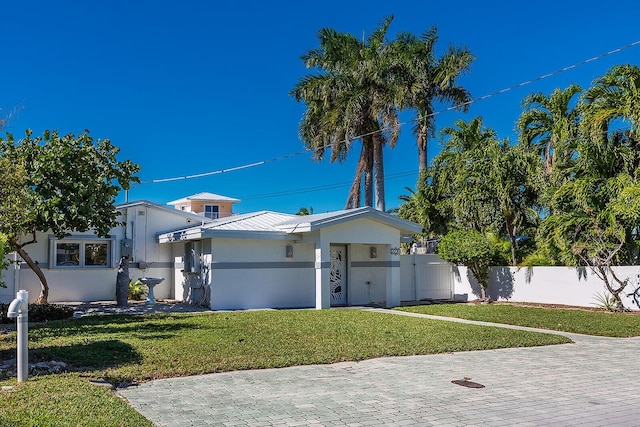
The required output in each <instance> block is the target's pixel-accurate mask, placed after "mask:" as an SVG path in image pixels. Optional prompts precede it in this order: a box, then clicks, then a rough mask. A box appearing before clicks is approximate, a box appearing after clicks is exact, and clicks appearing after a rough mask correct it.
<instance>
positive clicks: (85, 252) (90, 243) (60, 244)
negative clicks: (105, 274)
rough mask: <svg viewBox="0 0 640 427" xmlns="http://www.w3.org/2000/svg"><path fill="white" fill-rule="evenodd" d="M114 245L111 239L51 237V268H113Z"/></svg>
mask: <svg viewBox="0 0 640 427" xmlns="http://www.w3.org/2000/svg"><path fill="white" fill-rule="evenodd" d="M114 247H115V245H114V244H113V240H111V239H99V238H91V236H86V237H85V236H82V237H80V238H74V237H73V236H72V237H71V238H68V239H67V238H66V239H62V240H58V239H56V238H55V237H50V248H51V256H50V260H51V261H50V262H49V268H67V267H69V268H72V267H81V268H82V267H85V268H111V266H112V264H113V262H112V259H113V249H114Z"/></svg>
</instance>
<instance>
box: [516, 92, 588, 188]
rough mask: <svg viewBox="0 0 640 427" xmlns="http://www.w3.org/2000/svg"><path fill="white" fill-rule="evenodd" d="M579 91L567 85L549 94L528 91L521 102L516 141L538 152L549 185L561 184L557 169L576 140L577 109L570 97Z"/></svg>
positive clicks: (570, 153) (562, 166)
mask: <svg viewBox="0 0 640 427" xmlns="http://www.w3.org/2000/svg"><path fill="white" fill-rule="evenodd" d="M581 91H582V88H581V87H580V86H578V85H570V86H569V87H567V88H566V89H564V90H561V89H556V90H554V91H553V93H551V95H549V96H547V95H544V94H543V93H534V94H531V95H529V96H527V97H526V98H525V99H524V101H523V104H524V108H525V111H524V112H523V113H522V114H521V115H520V118H519V119H518V129H519V130H520V142H521V143H523V144H525V145H531V146H533V147H534V148H535V149H536V150H537V151H538V152H539V153H540V155H541V156H542V158H543V159H544V171H545V177H546V178H547V180H548V181H549V183H550V184H551V185H553V186H557V185H560V184H561V183H562V181H563V179H562V177H561V176H559V172H560V171H563V170H566V168H567V166H569V164H568V163H569V162H570V161H571V159H572V158H573V155H574V152H575V148H576V144H577V142H578V138H579V119H580V114H579V113H580V109H579V108H577V107H576V106H574V100H575V99H576V95H578V94H580V92H581Z"/></svg>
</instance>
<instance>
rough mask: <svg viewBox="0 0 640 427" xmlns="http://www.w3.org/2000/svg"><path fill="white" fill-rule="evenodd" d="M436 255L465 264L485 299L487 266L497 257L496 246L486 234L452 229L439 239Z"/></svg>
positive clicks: (487, 277)
mask: <svg viewBox="0 0 640 427" xmlns="http://www.w3.org/2000/svg"><path fill="white" fill-rule="evenodd" d="M438 255H440V257H441V258H442V259H444V260H446V261H449V262H451V263H453V264H457V265H465V266H467V267H468V268H469V270H470V271H471V273H472V274H473V276H474V277H475V278H476V280H477V281H478V283H479V284H480V289H481V291H482V299H483V300H484V299H486V293H485V291H486V289H487V286H488V285H489V267H490V266H491V265H494V260H495V259H496V257H498V252H497V250H496V247H495V246H494V245H492V244H491V242H490V241H489V239H488V238H487V236H485V235H484V234H482V233H480V232H478V231H474V230H469V231H463V230H459V231H452V232H450V233H448V234H446V235H445V236H444V237H443V238H442V240H440V243H439V244H438Z"/></svg>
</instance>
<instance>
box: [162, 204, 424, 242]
mask: <svg viewBox="0 0 640 427" xmlns="http://www.w3.org/2000/svg"><path fill="white" fill-rule="evenodd" d="M357 219H370V220H373V221H376V222H379V223H382V224H385V225H387V226H389V227H393V228H396V229H398V230H400V233H401V234H404V235H407V234H410V235H413V234H420V233H422V226H421V225H420V224H416V223H414V222H411V221H407V220H405V219H402V218H398V217H397V216H394V215H390V214H388V213H385V212H381V211H378V210H376V209H373V208H370V207H364V208H358V209H349V210H343V211H336V212H328V213H324V214H316V215H306V216H299V215H290V214H283V213H278V212H270V211H260V212H253V213H248V214H242V215H233V216H230V217H226V218H220V219H215V220H212V221H211V222H209V223H207V224H204V225H202V226H197V227H190V228H185V229H183V230H178V231H175V232H169V233H162V234H160V235H159V236H158V240H159V242H160V243H167V242H175V241H178V240H198V239H206V238H248V239H249V238H250V239H283V240H286V239H291V237H292V234H295V233H304V232H310V231H314V230H320V229H321V228H324V227H330V226H334V225H337V224H341V223H346V222H349V221H353V220H357Z"/></svg>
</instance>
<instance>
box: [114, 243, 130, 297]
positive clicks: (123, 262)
mask: <svg viewBox="0 0 640 427" xmlns="http://www.w3.org/2000/svg"><path fill="white" fill-rule="evenodd" d="M130 281H131V278H130V277H129V257H127V256H123V257H122V258H120V264H119V265H118V275H117V276H116V303H117V305H118V307H126V306H128V305H129V282H130Z"/></svg>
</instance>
